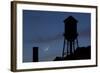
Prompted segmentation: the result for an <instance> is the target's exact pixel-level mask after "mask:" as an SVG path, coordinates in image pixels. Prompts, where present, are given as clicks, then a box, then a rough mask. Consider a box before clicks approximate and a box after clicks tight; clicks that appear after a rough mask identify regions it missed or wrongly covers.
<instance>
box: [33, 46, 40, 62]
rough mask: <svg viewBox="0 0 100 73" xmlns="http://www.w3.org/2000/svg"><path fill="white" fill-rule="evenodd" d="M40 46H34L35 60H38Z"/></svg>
mask: <svg viewBox="0 0 100 73" xmlns="http://www.w3.org/2000/svg"><path fill="white" fill-rule="evenodd" d="M38 55H39V54H38V47H33V62H38Z"/></svg>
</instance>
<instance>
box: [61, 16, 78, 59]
mask: <svg viewBox="0 0 100 73" xmlns="http://www.w3.org/2000/svg"><path fill="white" fill-rule="evenodd" d="M77 22H78V21H77V20H76V19H75V18H74V17H72V16H69V17H68V18H67V19H65V20H64V24H65V32H64V44H63V53H62V57H64V55H68V54H71V53H73V52H74V51H75V47H76V45H77V47H78V33H77ZM66 41H67V53H65V43H66ZM75 44H76V45H75ZM77 47H76V48H77Z"/></svg>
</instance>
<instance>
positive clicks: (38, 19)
mask: <svg viewBox="0 0 100 73" xmlns="http://www.w3.org/2000/svg"><path fill="white" fill-rule="evenodd" d="M69 16H73V17H74V18H75V19H76V20H77V21H78V23H77V28H78V29H77V30H78V34H79V36H78V41H79V47H87V46H89V45H90V44H91V34H90V33H91V14H90V13H76V12H60V11H59V12H55V11H35V10H23V62H32V48H33V47H39V61H52V60H54V58H55V57H57V56H59V57H61V55H62V50H63V41H64V37H63V33H64V20H65V19H66V18H67V17H69Z"/></svg>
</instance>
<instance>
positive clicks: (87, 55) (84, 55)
mask: <svg viewBox="0 0 100 73" xmlns="http://www.w3.org/2000/svg"><path fill="white" fill-rule="evenodd" d="M83 59H91V46H87V47H78V48H77V49H76V50H75V52H74V53H71V54H70V55H67V56H65V57H56V58H55V59H54V61H62V60H83Z"/></svg>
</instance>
